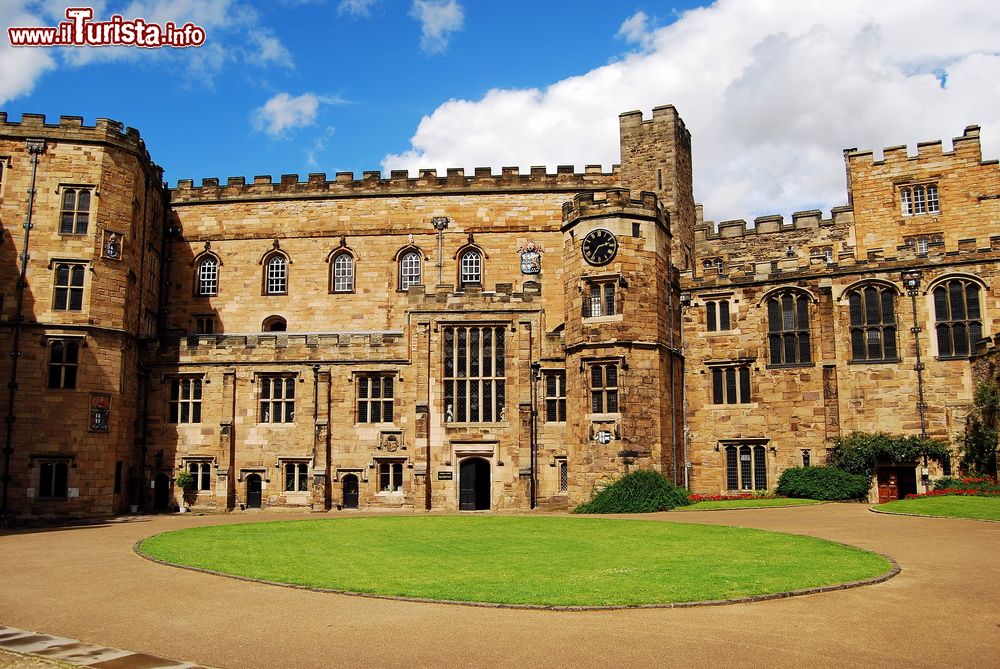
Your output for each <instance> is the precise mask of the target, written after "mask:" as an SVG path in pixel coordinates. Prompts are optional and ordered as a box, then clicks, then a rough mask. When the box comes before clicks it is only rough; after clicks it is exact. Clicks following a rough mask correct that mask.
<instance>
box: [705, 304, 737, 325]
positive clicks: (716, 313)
mask: <svg viewBox="0 0 1000 669" xmlns="http://www.w3.org/2000/svg"><path fill="white" fill-rule="evenodd" d="M732 329H733V309H732V305H731V304H730V300H729V298H728V297H720V298H712V299H708V300H705V331H706V332H731V331H732Z"/></svg>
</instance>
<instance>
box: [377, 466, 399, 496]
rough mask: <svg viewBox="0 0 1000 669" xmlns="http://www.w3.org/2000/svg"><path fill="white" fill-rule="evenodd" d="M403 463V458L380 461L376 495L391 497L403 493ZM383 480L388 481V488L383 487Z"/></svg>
mask: <svg viewBox="0 0 1000 669" xmlns="http://www.w3.org/2000/svg"><path fill="white" fill-rule="evenodd" d="M403 463H404V459H402V458H398V459H397V458H388V459H384V460H379V461H378V466H377V467H376V470H375V471H376V473H377V475H378V491H377V493H376V494H381V495H387V494H388V495H391V494H393V493H401V492H403V482H404V479H405V477H404V476H403ZM397 477H398V478H397ZM383 479H386V480H388V486H383V483H382V482H383Z"/></svg>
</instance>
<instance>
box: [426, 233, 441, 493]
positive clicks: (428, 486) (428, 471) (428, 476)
mask: <svg viewBox="0 0 1000 669" xmlns="http://www.w3.org/2000/svg"><path fill="white" fill-rule="evenodd" d="M439 239H440V238H439ZM438 255H439V256H440V254H438ZM431 431H432V430H431V324H430V321H428V322H427V469H426V470H425V472H424V510H425V511H430V510H431V479H432V478H433V477H432V476H431Z"/></svg>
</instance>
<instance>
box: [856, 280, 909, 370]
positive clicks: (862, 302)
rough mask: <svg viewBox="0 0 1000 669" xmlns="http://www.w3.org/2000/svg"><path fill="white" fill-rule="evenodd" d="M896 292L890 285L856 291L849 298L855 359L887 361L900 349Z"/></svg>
mask: <svg viewBox="0 0 1000 669" xmlns="http://www.w3.org/2000/svg"><path fill="white" fill-rule="evenodd" d="M895 296H896V291H895V290H893V289H892V288H889V287H888V286H877V285H868V286H863V287H860V288H855V289H854V290H852V291H851V292H850V293H848V295H847V298H848V302H849V304H850V310H851V360H853V361H854V362H887V361H894V360H898V359H899V354H898V352H897V350H896V307H895Z"/></svg>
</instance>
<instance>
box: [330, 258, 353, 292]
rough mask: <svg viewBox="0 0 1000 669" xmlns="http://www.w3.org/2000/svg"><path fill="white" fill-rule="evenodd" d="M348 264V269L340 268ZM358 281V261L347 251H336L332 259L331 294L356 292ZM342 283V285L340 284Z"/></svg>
mask: <svg viewBox="0 0 1000 669" xmlns="http://www.w3.org/2000/svg"><path fill="white" fill-rule="evenodd" d="M343 263H346V269H345V270H344V271H343V272H342V271H341V270H342V269H344V268H341V267H338V265H341V264H343ZM356 280H357V260H356V259H355V257H354V254H353V253H351V252H350V251H348V250H347V249H343V250H339V251H336V252H335V253H334V254H333V256H332V257H331V258H330V292H331V293H334V294H341V295H343V294H350V293H353V292H355V281H356ZM340 282H342V283H340Z"/></svg>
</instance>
